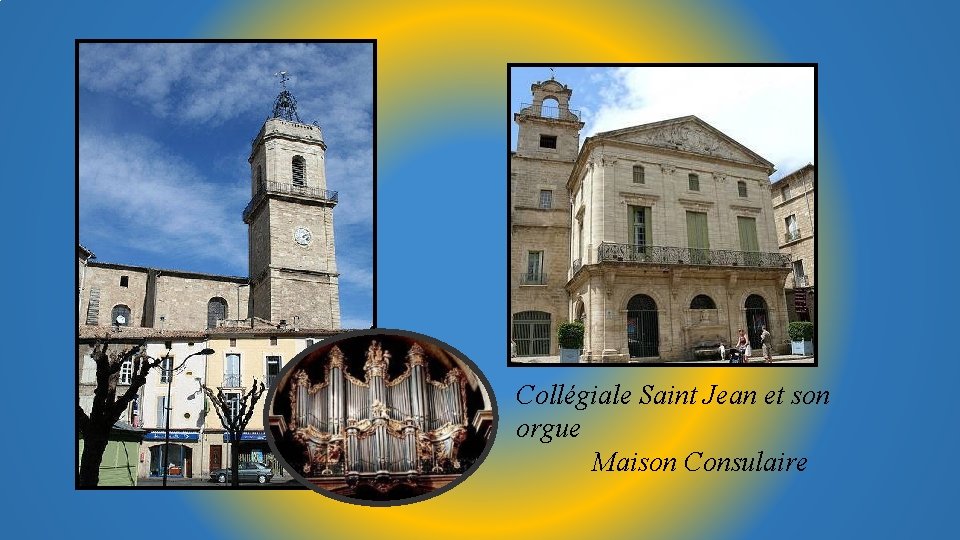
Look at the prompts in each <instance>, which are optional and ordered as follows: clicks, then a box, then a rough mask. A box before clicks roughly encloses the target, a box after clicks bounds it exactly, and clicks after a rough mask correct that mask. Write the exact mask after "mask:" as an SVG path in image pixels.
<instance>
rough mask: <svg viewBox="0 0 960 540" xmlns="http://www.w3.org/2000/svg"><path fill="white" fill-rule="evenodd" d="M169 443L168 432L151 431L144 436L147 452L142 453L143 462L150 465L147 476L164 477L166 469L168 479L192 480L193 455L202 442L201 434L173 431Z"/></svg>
mask: <svg viewBox="0 0 960 540" xmlns="http://www.w3.org/2000/svg"><path fill="white" fill-rule="evenodd" d="M169 441H170V442H169V445H167V433H166V431H151V432H150V433H147V434H146V436H144V438H143V444H144V449H145V450H144V451H143V452H141V461H144V462H146V464H149V468H148V469H147V471H146V474H147V475H149V476H152V477H159V476H163V473H164V468H166V473H167V476H168V477H171V478H192V477H193V474H194V471H193V466H194V462H193V453H194V448H195V446H196V443H198V442H199V441H200V434H199V433H196V432H191V431H171V432H170V437H169ZM165 449H167V450H166V451H165ZM165 453H166V455H165Z"/></svg>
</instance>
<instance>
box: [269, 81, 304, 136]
mask: <svg viewBox="0 0 960 540" xmlns="http://www.w3.org/2000/svg"><path fill="white" fill-rule="evenodd" d="M274 76H276V77H279V78H280V88H281V91H280V95H278V96H277V99H276V101H274V102H273V117H274V118H283V119H284V120H289V121H290V122H297V123H298V124H302V123H303V122H302V121H301V120H300V115H298V114H297V98H295V97H293V94H291V93H290V91H289V90H287V81H289V80H290V76H289V75H287V72H286V71H278V72H277V73H276V74H275V75H274Z"/></svg>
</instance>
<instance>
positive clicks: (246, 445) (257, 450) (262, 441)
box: [223, 430, 285, 476]
mask: <svg viewBox="0 0 960 540" xmlns="http://www.w3.org/2000/svg"><path fill="white" fill-rule="evenodd" d="M223 442H224V443H229V442H230V434H229V433H224V434H223ZM248 461H256V462H258V463H263V464H264V465H266V466H268V467H270V468H271V469H273V474H274V475H275V476H284V475H285V473H284V471H283V469H282V468H281V467H280V464H279V462H278V461H277V460H276V458H275V457H274V456H273V453H272V452H271V451H270V446H269V445H268V444H267V435H266V432H264V431H257V430H253V431H245V432H244V433H243V435H242V436H241V437H240V463H246V462H248Z"/></svg>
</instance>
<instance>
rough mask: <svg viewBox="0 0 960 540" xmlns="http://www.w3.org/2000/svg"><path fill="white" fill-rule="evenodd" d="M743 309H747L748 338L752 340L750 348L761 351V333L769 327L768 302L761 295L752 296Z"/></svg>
mask: <svg viewBox="0 0 960 540" xmlns="http://www.w3.org/2000/svg"><path fill="white" fill-rule="evenodd" d="M743 307H744V308H745V309H746V315H747V338H748V339H749V340H750V346H751V347H753V348H754V349H759V348H760V333H761V332H763V327H764V326H768V324H767V302H766V300H764V299H763V297H762V296H760V295H759V294H751V295H750V296H748V297H747V301H746V302H745V303H744V305H743ZM768 328H769V326H768Z"/></svg>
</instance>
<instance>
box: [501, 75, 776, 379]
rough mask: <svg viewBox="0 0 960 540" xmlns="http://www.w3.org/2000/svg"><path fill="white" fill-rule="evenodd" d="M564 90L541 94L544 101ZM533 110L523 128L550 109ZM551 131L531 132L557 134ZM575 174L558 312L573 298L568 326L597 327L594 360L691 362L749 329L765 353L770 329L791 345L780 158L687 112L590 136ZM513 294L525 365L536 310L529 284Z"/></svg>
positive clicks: (589, 337) (588, 349) (569, 187)
mask: <svg viewBox="0 0 960 540" xmlns="http://www.w3.org/2000/svg"><path fill="white" fill-rule="evenodd" d="M555 84H557V83H555V81H548V82H547V83H538V84H535V85H534V96H535V99H536V96H537V94H538V92H542V91H543V86H544V85H550V86H553V85H555ZM524 110H525V111H526V113H523V112H522V113H519V114H518V115H516V116H515V119H517V120H518V123H519V122H520V119H519V118H520V117H522V116H523V115H524V114H525V115H527V116H530V115H535V114H536V113H537V110H536V108H528V109H524ZM549 122H550V121H549V120H545V121H540V122H537V121H526V122H525V125H526V126H528V131H529V128H533V129H534V130H536V129H539V130H540V131H541V132H542V133H546V128H545V127H546V126H549V125H550V123H549ZM523 125H524V124H521V126H523ZM580 125H582V124H580ZM540 126H544V127H540ZM571 127H572V124H571ZM521 129H522V128H521ZM526 135H527V137H528V139H533V140H536V139H537V134H536V133H529V132H528V133H526ZM519 141H521V142H518V153H519V148H520V145H521V144H522V141H523V136H522V135H521V137H520V138H519ZM512 163H513V162H512ZM567 170H568V172H567V174H566V175H565V184H564V185H565V188H566V189H565V190H563V191H561V193H562V197H563V199H564V200H567V201H569V203H568V204H569V206H567V207H566V208H567V210H566V219H567V223H566V225H565V229H566V230H567V231H569V232H568V233H567V234H566V238H568V239H569V247H568V248H567V249H566V251H567V259H566V261H567V262H566V264H565V268H564V269H563V272H564V277H563V279H561V280H559V283H554V284H552V285H548V286H547V287H545V289H546V291H545V294H544V297H545V298H546V299H549V301H550V307H551V308H552V305H553V302H554V301H555V298H556V296H557V295H558V294H559V296H560V297H561V298H565V307H566V312H565V313H562V314H561V315H560V317H561V319H560V321H563V320H580V321H582V322H583V323H584V325H585V343H584V349H583V356H582V358H581V360H582V361H588V362H594V361H604V362H627V361H634V362H641V361H673V360H691V359H693V358H694V351H695V349H697V348H698V347H702V346H705V345H706V344H713V346H714V347H715V346H716V344H717V343H718V342H721V341H722V342H726V343H727V344H728V345H729V344H730V343H731V341H733V342H735V340H736V338H735V336H736V335H737V330H738V329H741V328H742V329H744V330H745V331H746V332H747V334H748V336H749V339H750V341H751V343H752V344H753V346H754V348H755V349H757V350H759V348H760V347H759V345H760V341H759V335H760V332H761V328H762V327H763V326H767V327H768V328H769V329H770V331H771V333H772V334H773V335H774V337H775V340H776V344H777V349H781V348H783V347H785V343H786V322H787V312H786V304H785V301H784V296H783V283H784V279H785V277H786V275H787V274H788V273H789V272H790V260H789V257H788V256H785V255H783V254H781V253H780V252H779V251H778V246H779V244H778V242H777V232H776V228H775V226H774V212H773V205H772V202H771V196H770V181H769V176H770V174H771V173H772V172H773V165H772V164H771V163H770V162H769V161H767V160H765V159H763V158H762V157H760V156H759V155H757V154H756V153H754V152H752V151H751V150H749V149H748V148H746V147H744V146H743V145H741V144H740V143H738V142H737V141H735V140H733V139H732V138H730V137H728V136H727V135H725V134H724V133H722V132H721V131H719V130H717V129H716V128H714V127H712V126H710V125H709V124H707V123H706V122H704V121H703V120H701V119H699V118H697V117H695V116H687V117H682V118H675V119H671V120H665V121H662V122H654V123H651V124H645V125H641V126H634V127H628V128H624V129H619V130H615V131H609V132H604V133H598V134H596V135H594V136H592V137H589V138H587V139H586V140H585V141H584V144H583V147H582V148H580V149H579V152H578V153H577V155H576V157H575V161H574V162H573V163H572V164H569V165H568V169H567ZM511 172H513V171H511ZM552 174H553V175H562V174H563V171H562V170H560V168H559V167H558V170H557V171H556V172H554V173H552ZM513 180H514V182H513V183H515V184H516V183H521V184H522V183H523V180H522V178H514V179H513ZM515 190H516V188H515ZM533 228H535V229H536V228H537V227H536V226H533ZM513 230H514V238H513V241H514V243H515V244H516V243H517V238H518V235H517V233H516V231H517V228H516V227H514V229H513ZM540 231H541V234H543V233H547V234H552V233H553V231H552V230H548V228H547V227H541V228H540ZM558 234H559V233H558ZM528 236H534V234H530V233H528ZM521 246H523V247H520V250H519V252H518V250H517V247H518V246H515V247H514V251H513V253H512V255H513V259H514V260H513V264H514V265H516V264H517V263H518V262H519V261H518V259H522V258H523V255H524V254H523V250H524V249H527V248H526V247H525V246H524V244H523V243H521ZM511 293H512V298H511V309H512V311H513V314H512V315H513V336H512V339H513V340H514V341H515V342H517V343H518V347H517V350H518V355H519V356H522V355H523V352H524V349H523V348H522V347H521V346H519V340H518V338H520V339H521V340H522V339H523V336H521V335H520V334H519V332H518V330H520V329H521V327H520V326H518V317H519V316H521V315H523V313H522V312H521V311H520V310H524V309H528V308H527V306H529V305H531V302H530V301H527V300H524V299H523V298H524V294H525V293H523V292H521V288H520V287H519V286H518V285H517V284H513V287H512V289H511ZM544 301H546V300H544ZM543 309H544V310H545V309H546V307H544V308H543ZM550 315H551V324H552V325H555V320H554V319H553V317H554V314H553V313H551V314H550ZM544 318H545V317H544ZM551 333H553V328H551ZM551 337H552V336H551Z"/></svg>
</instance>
